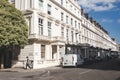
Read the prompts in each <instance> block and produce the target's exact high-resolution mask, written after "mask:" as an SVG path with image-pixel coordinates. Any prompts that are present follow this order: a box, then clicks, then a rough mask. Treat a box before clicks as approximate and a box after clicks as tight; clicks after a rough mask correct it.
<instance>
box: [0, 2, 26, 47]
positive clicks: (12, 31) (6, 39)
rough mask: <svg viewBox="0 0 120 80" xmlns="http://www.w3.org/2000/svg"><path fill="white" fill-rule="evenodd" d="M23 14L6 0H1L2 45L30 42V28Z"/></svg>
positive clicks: (0, 28) (0, 37) (0, 33)
mask: <svg viewBox="0 0 120 80" xmlns="http://www.w3.org/2000/svg"><path fill="white" fill-rule="evenodd" d="M27 29H28V28H27V25H26V21H25V20H24V17H23V14H22V13H21V12H20V11H19V10H17V9H16V8H15V7H14V6H13V5H11V4H9V2H7V1H6V0H0V47H2V46H6V47H7V46H13V45H19V46H20V47H23V46H24V45H26V44H27V42H28V37H27V36H28V34H27V33H28V30H27Z"/></svg>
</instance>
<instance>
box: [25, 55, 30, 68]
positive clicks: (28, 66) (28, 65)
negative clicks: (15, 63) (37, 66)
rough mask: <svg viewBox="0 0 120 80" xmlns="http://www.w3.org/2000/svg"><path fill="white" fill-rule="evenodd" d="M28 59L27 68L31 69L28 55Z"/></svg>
mask: <svg viewBox="0 0 120 80" xmlns="http://www.w3.org/2000/svg"><path fill="white" fill-rule="evenodd" d="M26 59H27V61H26V69H27V68H30V69H31V67H30V60H29V57H28V56H27V57H26Z"/></svg>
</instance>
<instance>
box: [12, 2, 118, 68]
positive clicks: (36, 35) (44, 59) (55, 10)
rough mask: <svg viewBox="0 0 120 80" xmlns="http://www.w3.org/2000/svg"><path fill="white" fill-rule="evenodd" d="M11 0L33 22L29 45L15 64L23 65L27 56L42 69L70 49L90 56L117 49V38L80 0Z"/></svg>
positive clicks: (56, 61) (60, 59)
mask: <svg viewBox="0 0 120 80" xmlns="http://www.w3.org/2000/svg"><path fill="white" fill-rule="evenodd" d="M10 2H11V3H13V4H14V5H15V7H16V8H17V9H19V10H21V11H22V12H23V14H24V16H25V19H26V21H27V23H28V26H29V27H28V31H29V32H28V33H29V36H28V39H29V45H26V46H25V47H24V49H21V52H20V55H19V56H18V58H19V59H18V61H17V63H16V64H14V65H13V67H17V66H21V67H22V66H23V64H22V63H23V62H24V61H25V60H26V56H29V58H30V59H31V60H33V68H34V69H38V68H42V67H48V66H56V65H59V64H60V63H61V61H62V56H63V55H64V54H66V53H80V54H81V55H83V57H89V56H92V53H93V52H94V54H95V55H96V54H97V55H102V54H103V55H104V54H106V53H107V52H108V51H110V50H112V51H117V44H116V42H115V41H113V40H112V39H111V38H110V36H109V34H108V33H107V31H106V30H104V29H103V28H102V27H101V26H100V25H99V23H97V22H96V21H95V20H93V19H92V18H91V17H89V16H88V14H86V13H84V12H83V10H82V9H81V8H80V6H79V5H78V4H77V0H10ZM66 46H67V48H66ZM68 47H69V49H68ZM96 50H97V51H96ZM98 52H99V53H100V54H98Z"/></svg>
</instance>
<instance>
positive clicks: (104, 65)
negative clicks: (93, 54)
mask: <svg viewBox="0 0 120 80" xmlns="http://www.w3.org/2000/svg"><path fill="white" fill-rule="evenodd" d="M79 68H87V69H98V70H115V71H120V65H118V61H117V59H111V60H108V61H107V60H104V61H101V62H97V63H92V64H87V65H82V66H80V67H79Z"/></svg>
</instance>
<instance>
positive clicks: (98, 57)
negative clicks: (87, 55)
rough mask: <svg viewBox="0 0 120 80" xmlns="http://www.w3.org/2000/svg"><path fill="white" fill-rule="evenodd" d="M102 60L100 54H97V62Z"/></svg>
mask: <svg viewBox="0 0 120 80" xmlns="http://www.w3.org/2000/svg"><path fill="white" fill-rule="evenodd" d="M102 60H103V59H102V58H101V57H100V56H96V57H95V61H96V62H99V61H102Z"/></svg>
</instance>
